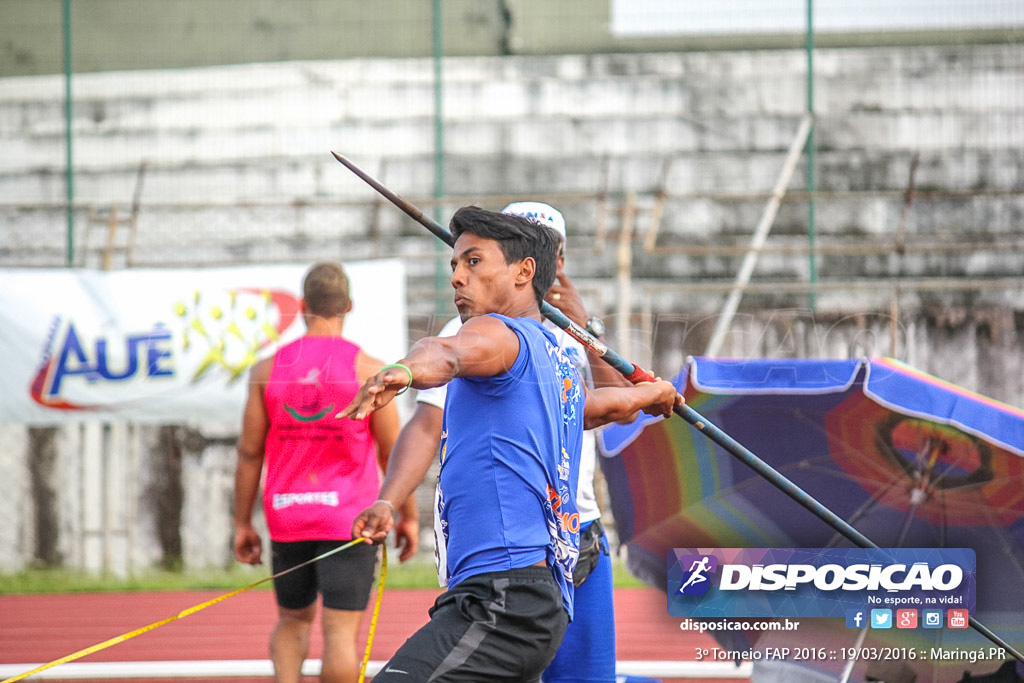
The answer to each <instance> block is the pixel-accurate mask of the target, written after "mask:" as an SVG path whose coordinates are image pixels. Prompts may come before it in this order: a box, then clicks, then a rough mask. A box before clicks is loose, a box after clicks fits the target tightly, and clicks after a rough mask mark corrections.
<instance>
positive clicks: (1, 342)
mask: <svg viewBox="0 0 1024 683" xmlns="http://www.w3.org/2000/svg"><path fill="white" fill-rule="evenodd" d="M309 265H310V264H308V263H307V264H304V265H267V266H245V267H235V268H213V269H152V270H150V269H129V270H121V271H94V270H39V269H19V268H14V269H4V270H0V319H2V324H0V422H6V423H22V424H57V423H61V422H68V421H81V420H114V419H126V420H132V421H139V422H173V421H182V420H199V419H204V420H240V419H241V410H242V404H243V403H244V400H245V392H246V381H247V378H248V374H249V373H248V370H249V368H250V367H252V365H253V364H254V363H255V362H256V361H257V360H259V359H262V358H266V357H267V356H269V355H271V354H272V353H273V352H274V351H275V350H276V349H277V348H279V347H280V346H281V345H282V344H285V343H287V342H290V341H292V340H293V339H296V338H297V337H299V336H301V335H302V334H303V332H304V331H305V324H304V322H303V320H302V314H301V310H300V304H301V296H302V278H303V276H304V275H305V273H306V271H307V270H308V268H309ZM343 265H344V266H345V271H346V272H347V273H348V276H349V281H350V291H351V296H352V302H353V306H352V312H351V313H349V315H348V316H347V317H346V318H345V329H344V335H345V336H346V337H347V338H349V339H351V340H352V341H354V342H355V343H357V344H359V345H360V346H362V347H363V348H364V349H365V350H366V352H367V353H369V354H370V355H372V356H376V357H377V358H380V359H381V360H383V361H385V362H391V361H394V360H397V359H398V358H400V357H402V356H403V355H405V352H406V350H407V349H406V344H407V328H406V309H405V269H404V266H403V265H402V263H401V261H398V260H397V259H383V260H377V261H362V262H353V263H346V264H343Z"/></svg>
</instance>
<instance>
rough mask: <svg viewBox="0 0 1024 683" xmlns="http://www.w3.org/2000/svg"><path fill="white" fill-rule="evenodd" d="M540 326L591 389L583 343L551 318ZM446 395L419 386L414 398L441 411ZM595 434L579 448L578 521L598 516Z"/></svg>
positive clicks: (451, 328) (448, 330)
mask: <svg viewBox="0 0 1024 683" xmlns="http://www.w3.org/2000/svg"><path fill="white" fill-rule="evenodd" d="M544 326H545V327H547V328H548V329H549V330H551V331H552V332H553V333H554V335H555V339H557V340H558V347H559V348H560V349H562V350H563V351H564V352H565V354H566V355H567V356H569V358H571V359H572V360H573V362H574V363H575V364H576V367H577V368H578V369H579V371H580V375H582V376H583V381H585V382H586V383H587V386H588V387H589V388H591V389H593V388H594V378H593V377H592V376H591V373H590V361H589V359H588V358H587V350H586V348H584V346H583V344H581V343H580V342H578V341H576V340H575V339H573V338H572V337H571V336H570V335H569V334H568V333H567V332H566V331H565V330H563V329H561V328H560V327H558V326H556V325H555V324H554V323H552V322H551V321H545V322H544ZM460 327H462V320H460V319H459V318H458V317H455V318H452V319H451V320H449V321H448V322H447V324H445V326H444V327H443V328H441V332H440V333H439V334H438V335H437V336H439V337H450V336H452V335H454V334H455V333H456V332H458V331H459V328H460ZM447 395H448V389H447V387H446V386H440V387H435V388H433V389H422V390H420V391H419V392H418V393H417V395H416V400H417V401H419V402H421V403H426V404H428V405H432V406H436V407H437V408H440V409H441V410H444V401H445V398H446V397H447ZM596 438H597V435H596V433H595V432H594V431H593V430H587V431H585V432H583V449H582V452H581V454H580V481H579V484H578V486H577V488H576V506H577V507H578V508H579V513H580V522H581V523H586V522H591V521H593V520H595V519H598V518H599V517H600V516H601V510H600V509H598V507H597V496H596V495H595V494H594V470H595V468H596V466H597V446H596Z"/></svg>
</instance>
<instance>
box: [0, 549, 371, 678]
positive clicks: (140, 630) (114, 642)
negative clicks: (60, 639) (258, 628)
mask: <svg viewBox="0 0 1024 683" xmlns="http://www.w3.org/2000/svg"><path fill="white" fill-rule="evenodd" d="M368 541H369V539H366V538H357V539H356V540H354V541H350V542H348V543H346V544H345V545H342V546H338V547H337V548H335V549H333V550H328V551H327V552H326V553H324V554H323V555H319V556H318V557H314V558H313V559H311V560H307V561H306V562H303V563H302V564H299V565H296V566H294V567H291V568H290V569H286V570H284V571H283V572H278V573H277V574H274V575H273V576H268V577H266V578H264V579H260V580H259V581H256V582H255V583H250V584H249V585H248V586H245V587H244V588H239V589H238V590H234V591H231V592H230V593H225V594H224V595H221V596H219V597H216V598H214V599H212V600H207V601H206V602H204V603H201V604H199V605H195V606H194V607H189V608H188V609H184V610H182V611H181V612H178V613H177V614H175V615H174V616H173V617H168V618H167V619H163V620H161V621H157V622H154V623H152V624H150V625H148V626H143V627H142V628H138V629H135V630H134V631H131V632H129V633H124V634H122V635H119V636H115V637H114V638H111V639H110V640H104V641H103V642H102V643H97V644H96V645H92V646H90V647H87V648H85V649H84V650H79V651H78V652H72V653H71V654H69V655H66V656H64V657H61V658H60V659H55V660H53V661H52V662H47V663H46V664H41V665H40V666H37V667H36V668H34V669H30V670H28V671H25V672H24V673H20V674H18V675H17V676H13V677H11V678H6V679H4V680H3V681H0V683H14V682H15V681H21V680H24V679H26V678H28V677H29V676H33V675H35V674H37V673H40V672H42V671H46V670H47V669H52V668H53V667H55V666H58V665H60V664H66V663H67V662H72V661H74V660H76V659H80V658H82V657H85V656H86V655H91V654H92V653H94V652H99V651H100V650H105V649H107V648H108V647H110V646H112V645H117V644H118V643H123V642H124V641H126V640H129V639H131V638H134V637H135V636H140V635H142V634H143V633H146V632H147V631H152V630H153V629H155V628H157V627H159V626H163V625H164V624H169V623H171V622H172V621H175V620H177V619H181V618H182V617H187V616H188V615H190V614H195V613H196V612H198V611H200V610H203V609H206V608H207V607H209V606H210V605H215V604H217V603H218V602H220V601H221V600H226V599H228V598H230V597H233V596H235V595H238V594H239V593H242V592H244V591H247V590H249V589H250V588H255V587H256V586H259V585H260V584H263V583H266V582H267V581H272V580H274V579H276V578H278V577H280V576H284V575H285V574H287V573H288V572H293V571H295V570H296V569H299V568H301V567H305V566H306V565H309V564H312V563H313V562H318V561H320V560H322V559H324V558H325V557H329V556H330V555H333V554H335V553H340V552H341V551H342V550H347V549H349V548H351V547H352V546H354V545H356V544H358V543H366V542H368ZM382 547H383V546H382ZM387 567H388V555H387V550H384V561H383V562H382V564H381V573H380V587H379V588H378V589H377V601H376V604H374V606H373V619H372V620H371V621H370V635H369V638H368V639H367V641H366V654H365V655H364V656H363V665H362V670H361V672H360V674H359V681H360V683H362V680H363V673H364V672H365V671H366V664H367V662H368V661H369V659H370V645H372V644H373V632H374V630H375V629H376V627H377V615H378V613H379V611H380V599H381V595H382V593H383V592H384V575H385V573H386V572H387Z"/></svg>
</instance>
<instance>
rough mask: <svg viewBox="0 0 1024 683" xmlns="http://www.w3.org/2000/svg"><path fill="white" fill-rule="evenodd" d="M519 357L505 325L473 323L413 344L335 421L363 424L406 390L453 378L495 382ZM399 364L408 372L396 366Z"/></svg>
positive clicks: (493, 321)
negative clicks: (349, 418)
mask: <svg viewBox="0 0 1024 683" xmlns="http://www.w3.org/2000/svg"><path fill="white" fill-rule="evenodd" d="M518 355H519V337H518V336H516V333H515V332H513V331H512V329H511V328H509V327H508V326H507V325H505V323H503V322H502V321H501V320H499V319H497V318H493V317H491V316H478V317H475V318H471V319H470V320H467V321H466V323H465V324H463V326H462V327H461V328H459V331H458V333H456V334H455V335H454V336H451V337H424V338H423V339H421V340H419V341H418V342H416V343H415V344H414V345H413V347H412V349H410V351H409V355H407V356H406V357H405V358H403V359H402V360H401V361H399V362H398V363H396V364H394V365H390V366H385V367H384V369H383V370H381V371H380V372H378V373H377V374H375V375H374V376H372V377H370V378H369V379H368V380H366V383H365V384H363V386H362V387H361V388H360V390H359V393H358V394H356V397H355V398H354V399H353V400H352V402H351V403H350V404H348V406H346V407H345V409H344V410H342V411H341V412H340V413H338V414H337V416H336V417H338V418H344V417H351V418H354V419H356V420H362V419H364V418H365V417H366V416H367V415H369V414H370V413H372V412H373V411H375V410H379V409H381V408H382V407H384V406H386V405H387V404H388V403H390V402H391V400H392V399H393V398H394V397H395V395H396V394H397V393H398V392H399V391H401V390H403V389H404V388H405V387H407V386H410V385H411V386H412V387H414V388H416V389H429V388H431V387H439V386H441V385H442V384H447V383H448V382H450V381H451V380H453V379H455V378H456V377H495V376H497V375H500V374H502V373H503V372H506V371H508V369H509V368H511V367H512V364H513V363H515V360H516V357H517V356H518ZM399 364H401V365H404V366H405V367H407V368H408V369H409V371H408V372H407V371H406V370H405V369H403V368H401V367H396V366H398V365H399ZM410 375H411V376H410Z"/></svg>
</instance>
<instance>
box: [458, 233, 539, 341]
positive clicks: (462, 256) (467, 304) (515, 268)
mask: <svg viewBox="0 0 1024 683" xmlns="http://www.w3.org/2000/svg"><path fill="white" fill-rule="evenodd" d="M521 263H522V262H520V263H513V264H509V263H506V262H505V255H504V254H502V253H501V247H499V246H498V243H497V242H496V241H495V240H490V239H485V238H483V237H479V236H477V235H474V234H472V233H468V232H465V233H462V234H461V235H460V236H459V239H457V240H456V241H455V250H454V252H453V253H452V264H451V265H452V287H454V288H455V307H456V308H457V309H459V316H460V317H461V318H462V321H463V322H465V321H467V320H469V319H470V318H473V317H475V316H478V315H484V314H486V313H506V312H508V311H509V308H510V304H511V302H512V301H513V299H514V297H515V295H516V282H517V277H516V276H517V273H518V272H519V271H520V268H521Z"/></svg>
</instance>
